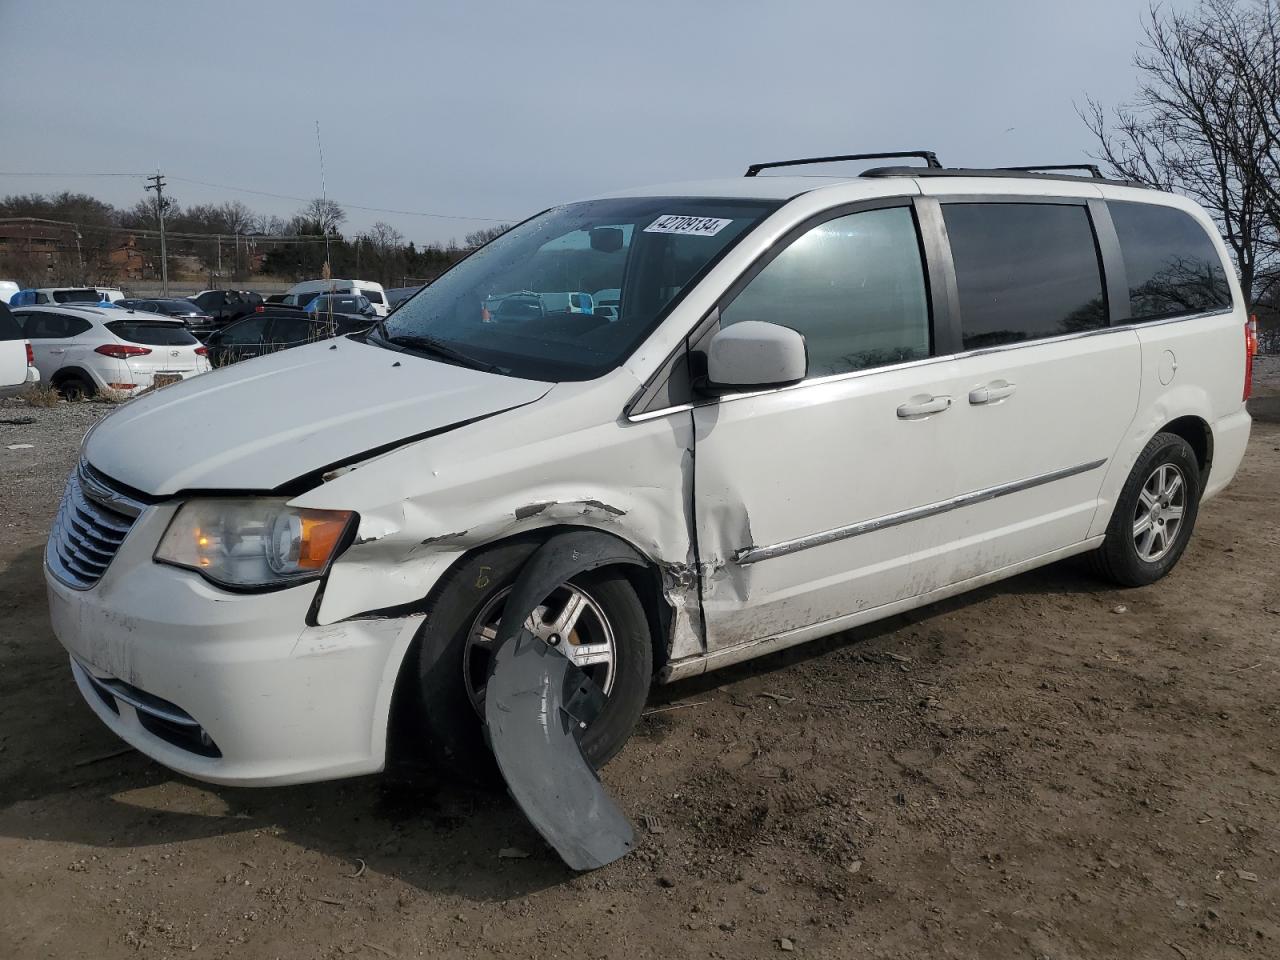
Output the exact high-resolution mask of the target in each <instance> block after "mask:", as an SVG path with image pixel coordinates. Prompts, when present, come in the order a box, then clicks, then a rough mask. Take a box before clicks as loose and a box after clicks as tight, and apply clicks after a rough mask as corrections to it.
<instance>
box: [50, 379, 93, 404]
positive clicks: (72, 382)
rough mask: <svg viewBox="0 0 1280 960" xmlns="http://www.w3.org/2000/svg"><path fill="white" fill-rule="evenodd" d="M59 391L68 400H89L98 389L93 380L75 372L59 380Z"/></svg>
mask: <svg viewBox="0 0 1280 960" xmlns="http://www.w3.org/2000/svg"><path fill="white" fill-rule="evenodd" d="M58 392H59V393H60V394H62V396H63V397H64V398H66V399H67V400H88V399H90V398H92V397H93V395H94V394H96V393H97V392H98V391H97V388H95V387H94V385H93V382H92V381H91V380H88V379H86V378H85V377H82V376H80V375H79V374H77V373H73V374H71V375H70V376H67V377H63V378H62V379H61V380H59V381H58Z"/></svg>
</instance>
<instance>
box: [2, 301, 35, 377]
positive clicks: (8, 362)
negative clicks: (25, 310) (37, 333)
mask: <svg viewBox="0 0 1280 960" xmlns="http://www.w3.org/2000/svg"><path fill="white" fill-rule="evenodd" d="M39 382H40V371H39V370H37V369H36V366H35V357H34V355H33V354H32V352H31V343H30V342H29V341H28V340H27V338H26V337H25V336H24V335H23V333H22V327H20V326H19V325H18V321H16V320H15V319H14V318H13V315H12V314H11V313H9V308H8V307H6V306H5V305H4V304H3V303H0V397H12V396H16V395H17V394H20V393H22V392H23V391H24V390H26V389H27V387H30V386H32V385H33V384H36V383H39Z"/></svg>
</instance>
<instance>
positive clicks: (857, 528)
mask: <svg viewBox="0 0 1280 960" xmlns="http://www.w3.org/2000/svg"><path fill="white" fill-rule="evenodd" d="M1106 462H1107V460H1106V458H1105V457H1104V458H1103V459H1101V460H1092V461H1090V462H1089V463H1082V464H1079V465H1078V466H1074V467H1064V468H1062V469H1061V470H1052V471H1050V472H1049V473H1042V474H1039V475H1038V476H1034V477H1027V478H1025V479H1023V480H1013V481H1010V482H1009V483H1000V484H996V485H995V486H992V487H984V488H983V489H981V490H973V491H970V492H969V493H962V494H960V495H959V496H955V497H951V498H949V499H947V500H939V501H938V502H936V503H927V504H925V505H924V506H920V507H912V508H911V509H909V510H901V511H899V512H898V513H890V514H887V515H885V516H883V517H875V518H874V519H871V520H861V521H859V522H857V523H851V524H848V525H846V526H843V527H836V528H835V529H833V530H824V531H822V532H821V533H812V534H809V535H808V536H806V537H797V538H796V539H794V540H784V541H782V542H781V543H775V544H771V545H769V546H767V547H757V546H754V545H753V546H749V547H745V548H743V549H741V550H739V551H738V552H737V553H736V554H734V557H733V559H734V561H735V562H737V563H739V564H741V565H743V566H746V565H748V564H752V563H759V562H760V561H761V560H772V559H774V558H775V557H785V556H787V555H788V554H791V553H797V552H799V551H801V550H808V549H809V548H810V547H820V546H823V545H825V544H828V543H835V542H837V541H839V540H847V539H849V538H850V537H858V536H861V535H862V534H864V533H874V532H875V531H876V530H886V529H888V528H889V527H896V526H900V525H901V524H904V523H911V522H912V521H914V520H924V519H926V518H928V517H936V516H938V515H939V514H943V513H949V512H950V511H952V510H958V509H960V508H961V507H968V506H972V505H973V504H975V503H984V502H986V501H988V500H994V499H996V498H997V497H1005V496H1008V495H1009V494H1012V493H1020V492H1021V491H1023V490H1030V489H1032V488H1033V487H1039V486H1043V485H1044V484H1046V483H1053V482H1054V481H1055V480H1065V479H1067V478H1068V477H1074V476H1078V475H1079V474H1082V473H1088V472H1089V471H1090V470H1096V469H1098V468H1099V467H1101V466H1102V465H1103V464H1104V463H1106Z"/></svg>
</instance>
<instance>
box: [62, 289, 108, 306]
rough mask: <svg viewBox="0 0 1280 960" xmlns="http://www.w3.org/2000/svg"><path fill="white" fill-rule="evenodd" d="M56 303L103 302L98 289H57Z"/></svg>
mask: <svg viewBox="0 0 1280 960" xmlns="http://www.w3.org/2000/svg"><path fill="white" fill-rule="evenodd" d="M53 302H54V303H101V302H102V294H101V293H99V292H98V291H97V290H55V291H53Z"/></svg>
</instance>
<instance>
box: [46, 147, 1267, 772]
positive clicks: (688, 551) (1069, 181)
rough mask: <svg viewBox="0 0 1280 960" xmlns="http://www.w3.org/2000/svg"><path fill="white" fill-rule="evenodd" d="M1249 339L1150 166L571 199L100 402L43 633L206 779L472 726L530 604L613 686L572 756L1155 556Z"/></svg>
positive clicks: (1124, 576) (340, 757) (1211, 248)
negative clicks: (388, 293) (282, 335)
mask: <svg viewBox="0 0 1280 960" xmlns="http://www.w3.org/2000/svg"><path fill="white" fill-rule="evenodd" d="M928 159H929V160H930V163H931V164H932V163H933V162H934V161H933V160H932V158H931V156H930V157H929V158H928ZM754 172H757V171H756V170H753V173H754ZM566 278H574V279H573V280H567V279H566ZM600 290H618V291H619V298H618V303H617V304H616V306H617V310H616V315H615V313H614V312H613V311H610V312H609V313H608V314H596V313H595V312H594V311H592V312H580V311H577V310H575V309H573V307H572V302H573V297H574V295H576V294H591V292H592V291H600ZM497 292H504V293H512V292H521V295H522V296H523V299H522V300H520V301H518V304H519V308H518V309H516V308H512V309H510V310H508V311H505V312H504V313H503V315H502V316H501V317H499V316H497V315H496V311H494V310H489V309H487V308H486V306H485V304H486V302H487V298H489V297H491V296H492V295H494V294H495V293H497ZM611 306H612V305H611ZM1250 356H1251V354H1250V343H1249V338H1248V335H1247V327H1246V316H1245V298H1244V296H1243V295H1242V293H1241V291H1240V289H1239V287H1238V284H1237V282H1236V279H1235V274H1234V271H1233V270H1232V269H1231V265H1230V261H1229V259H1228V254H1227V250H1226V248H1225V247H1224V246H1223V243H1222V241H1221V239H1220V238H1219V237H1218V236H1217V235H1216V233H1215V232H1214V228H1213V224H1212V222H1211V220H1210V219H1209V217H1208V216H1206V214H1205V213H1204V212H1203V211H1202V210H1201V209H1200V208H1199V207H1198V206H1196V205H1195V204H1194V203H1192V202H1191V201H1188V200H1186V199H1183V198H1181V197H1176V196H1172V195H1170V194H1167V193H1161V192H1158V191H1155V190H1148V189H1139V188H1137V187H1134V186H1130V185H1124V184H1120V183H1116V182H1113V181H1107V180H1102V179H1094V178H1091V177H1088V176H1082V177H1077V176H1069V175H1065V174H1060V173H1059V174H1052V175H1044V174H1041V175H1037V174H1033V173H1025V172H1012V171H993V170H953V169H941V168H938V167H936V166H932V165H931V166H929V167H891V168H882V169H879V170H874V171H868V172H866V173H864V174H863V175H860V176H853V177H850V178H846V179H824V178H808V177H804V178H792V177H786V176H751V177H748V178H743V179H739V180H720V181H713V182H705V183H694V184H680V185H676V186H670V187H665V188H658V189H647V190H638V191H633V192H628V193H622V194H618V195H615V196H611V197H605V198H602V199H596V200H591V201H587V202H583V203H571V204H568V205H564V206H558V207H555V208H553V209H551V210H549V211H547V212H546V213H544V214H541V215H540V216H537V217H535V218H533V219H532V220H530V221H528V222H527V223H525V224H523V225H521V226H518V227H516V228H514V229H513V230H511V231H510V232H509V233H507V234H505V235H504V236H502V237H500V238H499V239H497V240H495V241H493V242H492V243H490V244H488V245H487V246H485V247H484V248H483V249H481V250H480V251H478V252H477V253H475V254H474V255H472V256H471V257H469V258H467V259H466V260H463V261H462V262H461V263H459V264H457V265H456V266H455V267H453V268H452V269H451V270H450V271H448V272H447V273H446V274H444V275H443V276H442V277H440V278H439V279H438V280H436V281H435V282H433V283H432V284H431V285H430V286H429V287H427V288H426V289H424V290H423V291H422V292H420V293H419V294H418V295H417V296H416V297H414V298H413V299H412V300H410V301H408V302H406V303H405V304H403V305H402V306H401V307H400V308H399V309H398V310H397V311H396V312H395V314H394V315H393V316H391V317H390V318H388V319H387V321H386V323H385V324H384V325H383V326H382V327H381V328H380V329H378V328H375V330H374V331H373V332H370V333H369V334H368V335H365V336H354V337H350V338H338V339H335V340H330V341H325V342H321V343H317V344H315V345H312V346H305V347H300V348H298V349H295V350H289V351H287V352H284V353H278V354H275V355H273V356H269V357H264V358H261V359H257V360H252V361H249V362H247V363H244V364H241V365H238V366H235V367H230V368H228V369H225V370H219V371H218V372H217V373H216V374H215V375H213V376H210V377H205V378H197V379H196V380H195V381H193V382H190V383H182V384H179V385H177V386H174V387H172V388H169V389H166V390H164V391H162V392H160V393H158V394H156V395H154V396H150V397H145V398H142V399H140V400H138V401H137V402H135V403H132V404H129V405H127V406H125V407H123V408H121V409H120V410H118V411H117V412H116V413H114V414H113V415H112V416H110V417H109V418H107V419H106V420H104V421H103V422H101V423H100V424H99V425H98V426H97V428H96V429H95V430H94V431H93V432H92V433H91V434H90V435H89V436H88V437H87V438H86V440H85V442H84V446H83V449H82V458H81V461H80V464H79V466H78V467H77V468H76V470H75V471H74V472H73V474H72V475H71V477H70V479H69V481H68V485H67V491H66V496H65V499H64V501H63V505H62V508H61V512H60V514H59V517H58V519H57V521H56V523H55V525H54V527H53V530H52V532H51V534H50V538H49V543H48V549H47V553H46V557H45V562H46V574H47V582H48V588H49V601H50V610H51V618H52V623H53V628H54V631H55V633H56V634H57V636H58V638H59V639H60V640H61V642H62V644H63V645H64V646H65V647H66V649H67V650H68V652H69V653H70V656H71V670H72V673H73V675H74V677H75V680H76V683H77V684H78V685H79V687H80V690H81V691H82V693H83V695H84V697H85V699H86V701H87V702H88V704H89V706H90V707H91V708H92V709H93V710H94V712H95V713H96V714H97V715H98V716H99V717H100V718H101V719H102V721H103V722H104V723H106V724H107V725H108V726H109V727H110V728H111V729H112V730H114V731H115V732H116V733H117V734H119V736H121V737H122V738H123V739H124V740H126V741H127V742H128V743H130V744H132V745H133V746H135V747H136V748H138V749H139V750H141V751H143V752H144V753H146V754H148V755H149V756H151V757H154V758H155V759H157V760H159V761H160V762H162V763H164V764H167V765H168V766H170V767H172V768H174V769H175V770H179V771H181V772H183V773H185V774H188V775H190V776H193V777H197V778H200V779H204V780H209V781H214V782H220V783H231V784H280V783H292V782H299V781H307V780H316V779H322V778H332V777H342V776H349V775H354V774H365V773H370V772H373V771H377V770H380V769H382V767H383V765H384V763H385V761H386V758H387V753H388V743H389V737H388V731H389V730H391V729H393V728H394V727H395V723H394V722H393V721H397V720H398V719H400V718H402V717H404V716H407V715H410V714H412V715H413V716H414V717H415V724H416V726H415V727H414V729H415V730H416V731H419V732H421V733H424V734H425V733H426V732H429V734H430V740H431V745H432V748H433V749H434V750H436V751H437V753H438V754H439V755H440V756H442V757H448V758H452V760H453V761H454V762H459V761H461V762H466V761H468V760H471V761H475V760H477V759H479V758H483V757H484V756H486V755H487V752H486V746H485V741H484V739H483V736H482V721H481V717H485V716H487V717H489V719H490V721H491V725H490V730H491V731H493V730H494V729H495V728H494V726H493V716H494V715H493V714H492V713H490V712H487V701H486V684H487V683H488V682H489V679H490V667H491V664H492V663H493V662H494V659H495V655H494V650H495V646H496V645H497V642H498V640H499V638H500V633H499V631H500V630H504V631H505V633H504V634H501V635H503V636H509V635H511V634H512V632H513V631H520V630H524V631H525V632H526V633H529V634H531V635H533V636H534V637H536V638H538V639H540V640H541V641H542V642H544V643H545V644H546V645H547V646H548V647H555V648H556V649H558V650H560V651H562V652H563V653H564V654H565V655H566V656H567V657H568V658H569V659H570V660H571V661H572V662H573V663H574V664H576V665H577V666H578V667H580V668H581V670H582V671H583V673H584V674H585V677H586V678H587V681H589V682H585V681H584V685H583V688H582V689H583V690H584V691H587V692H590V691H595V692H596V693H599V694H601V695H603V697H604V701H603V708H602V711H601V712H600V713H599V715H598V716H597V717H596V718H595V719H594V720H592V721H591V722H590V723H589V725H588V726H587V727H586V728H585V729H584V730H583V731H582V732H581V746H582V750H583V752H584V754H585V756H586V758H587V759H588V760H589V761H590V762H591V763H593V764H596V765H599V764H601V763H603V762H604V761H606V760H607V759H608V758H609V757H611V756H612V755H613V754H614V753H615V752H616V751H617V750H618V749H620V748H621V746H622V744H623V743H624V742H625V741H626V739H627V737H628V736H629V734H630V732H631V730H632V727H633V725H634V724H635V723H636V721H637V718H638V717H639V716H640V713H641V710H642V707H643V705H644V702H645V698H646V695H647V691H648V689H649V686H650V682H651V681H652V680H654V679H657V680H661V681H671V680H679V679H681V678H685V677H692V676H697V675H699V674H702V673H704V672H706V671H708V670H712V669H715V668H718V667H722V666H725V665H726V664H731V663H737V662H739V661H742V660H746V659H749V658H752V657H757V656H760V655H762V654H765V653H768V652H770V651H775V650H778V649H781V648H783V647H788V646H791V645H792V644H796V643H800V642H802V641H805V640H808V639H811V638H814V637H819V636H822V635H825V634H831V633H834V632H837V631H841V630H846V629H848V628H849V627H852V626H854V625H856V624H860V623H865V622H867V621H870V620H877V619H880V618H883V617H887V616H890V615H891V614H895V613H899V612H901V611H904V610H908V609H910V608H913V607H919V606H921V605H924V604H928V603H931V602H933V601H936V600H939V599H942V598H944V597H948V596H951V595H954V594H957V593H961V592H963V591H966V590H970V589H972V588H974V587H977V586H979V585H982V584H986V583H990V582H991V581H994V580H998V579H1001V578H1004V577H1008V576H1011V575H1013V574H1016V573H1019V572H1021V571H1024V570H1029V569H1031V568H1033V567H1038V566H1041V565H1043V564H1047V563H1050V562H1052V561H1055V560H1058V559H1061V558H1063V557H1068V556H1072V555H1074V554H1089V555H1090V556H1091V557H1092V558H1093V559H1094V561H1095V563H1096V565H1097V567H1098V569H1099V570H1100V571H1101V572H1102V573H1103V574H1104V575H1106V576H1108V577H1110V578H1111V579H1112V580H1114V581H1116V582H1119V583H1121V584H1127V585H1138V584H1148V583H1151V582H1153V581H1155V580H1158V579H1160V578H1161V577H1163V576H1164V575H1165V574H1166V573H1167V572H1168V571H1169V570H1170V568H1171V567H1172V566H1173V565H1174V564H1175V563H1177V561H1178V558H1179V557H1180V556H1181V554H1182V552H1183V550H1184V548H1185V547H1186V545H1187V542H1188V540H1189V538H1190V536H1191V532H1192V528H1193V526H1194V524H1195V520H1196V514H1197V511H1198V509H1199V508H1200V506H1201V504H1202V503H1204V502H1205V501H1206V500H1208V499H1209V498H1211V497H1212V496H1214V495H1215V494H1217V493H1218V492H1219V491H1221V490H1222V489H1223V488H1224V487H1225V486H1226V485H1227V483H1228V482H1229V481H1230V480H1231V478H1232V476H1233V475H1234V474H1235V472H1236V468H1237V467H1238V465H1239V464H1240V460H1241V457H1242V456H1243V454H1244V450H1245V445H1246V442H1247V439H1248V436H1249V429H1250V420H1249V415H1248V414H1247V413H1246V411H1245V404H1244V399H1245V396H1246V395H1247V393H1248V389H1249V386H1248V385H1249V376H1248V369H1249V364H1250V362H1251V361H1250ZM158 438H159V441H158ZM548 571H551V572H553V573H554V580H553V581H551V582H554V583H555V586H553V587H547V588H544V589H540V590H537V591H534V593H536V594H537V595H538V596H541V597H542V599H541V601H540V602H538V601H536V600H535V601H533V602H531V604H530V605H529V609H525V608H524V607H525V604H524V603H521V609H520V610H519V611H518V612H517V614H516V616H517V619H514V620H512V619H508V620H507V621H504V620H503V612H504V605H505V604H506V603H507V601H508V598H509V597H514V596H522V594H519V593H513V592H512V590H513V588H514V589H516V590H524V592H525V593H529V592H530V591H533V587H531V586H529V585H530V584H535V585H536V584H538V583H540V582H541V581H539V579H538V578H539V577H542V578H546V577H549V576H551V573H549V572H548ZM1183 589H1194V584H1190V585H1184V586H1183ZM504 622H505V623H506V624H507V626H506V627H505V628H504V627H503V623H504ZM501 649H502V650H503V651H504V655H505V651H506V650H507V649H508V648H505V647H504V648H501ZM954 655H955V656H964V655H965V654H964V651H962V650H957V651H954ZM499 659H501V658H499ZM544 692H545V693H546V694H547V696H548V697H552V698H555V697H560V696H561V694H562V693H563V691H557V690H552V689H547V690H546V691H544ZM553 702H554V701H553ZM553 715H554V716H555V717H559V716H560V714H559V713H557V712H556V711H554V710H553V711H551V713H549V714H547V716H553ZM575 716H576V714H575ZM557 722H560V721H557ZM494 735H495V736H497V735H498V734H496V733H495V734H494ZM418 739H419V740H422V739H425V737H424V736H418Z"/></svg>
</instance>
